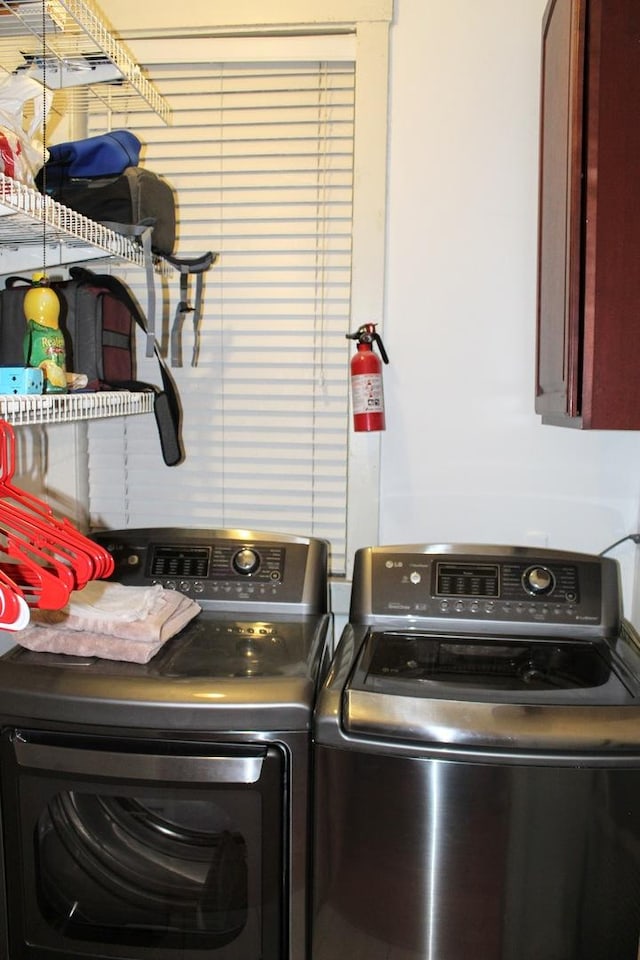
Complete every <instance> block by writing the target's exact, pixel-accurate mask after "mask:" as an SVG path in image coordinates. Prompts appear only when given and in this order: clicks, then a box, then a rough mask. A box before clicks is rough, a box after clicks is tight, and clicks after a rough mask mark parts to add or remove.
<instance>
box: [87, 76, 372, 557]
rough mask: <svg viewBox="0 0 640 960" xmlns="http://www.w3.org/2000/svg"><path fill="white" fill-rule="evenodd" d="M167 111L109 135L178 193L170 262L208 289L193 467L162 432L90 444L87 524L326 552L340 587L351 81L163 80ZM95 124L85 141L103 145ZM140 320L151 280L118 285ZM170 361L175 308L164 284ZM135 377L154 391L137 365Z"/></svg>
mask: <svg viewBox="0 0 640 960" xmlns="http://www.w3.org/2000/svg"><path fill="white" fill-rule="evenodd" d="M153 79H154V82H155V83H156V84H157V86H158V88H159V89H160V91H161V93H162V94H163V95H164V96H165V97H166V98H167V100H168V101H169V103H170V105H171V108H172V111H173V123H172V125H171V126H170V127H164V126H160V125H158V126H156V125H155V124H154V121H153V118H152V117H151V116H150V115H149V116H147V115H140V116H128V117H118V116H111V117H110V118H109V120H108V122H109V125H110V126H111V127H112V128H115V127H117V126H127V127H129V128H130V129H132V130H134V131H136V132H138V133H139V136H140V139H141V140H142V141H143V143H144V144H145V150H144V153H143V160H142V162H143V163H144V165H145V166H147V167H148V168H150V169H152V170H155V171H156V172H157V173H159V174H162V175H163V176H165V177H166V178H167V180H168V181H169V182H170V184H171V185H172V186H173V187H174V189H175V191H176V194H177V200H178V210H179V238H178V244H177V252H178V254H179V255H180V256H182V257H189V256H194V255H196V254H199V253H202V252H204V251H206V250H215V251H218V252H219V253H220V259H219V261H218V263H217V264H216V265H215V266H214V267H213V268H212V269H211V270H210V271H209V272H208V273H207V275H206V281H205V292H204V309H203V317H202V325H201V342H200V352H199V363H198V366H197V367H192V366H190V361H191V349H192V345H193V335H192V331H191V328H190V320H189V317H187V320H186V321H185V325H184V333H183V363H184V366H183V367H182V368H175V369H174V370H173V374H174V377H175V380H176V383H177V386H178V390H179V393H180V396H181V401H182V406H183V412H184V413H183V437H184V445H185V450H186V460H185V462H184V463H183V464H181V465H180V466H178V467H173V468H167V467H165V466H164V464H163V462H162V459H161V456H160V452H159V442H158V438H157V433H156V430H155V424H154V423H153V420H152V418H149V417H140V418H135V417H134V418H126V419H124V420H122V421H104V422H97V423H93V424H91V426H90V428H89V490H90V516H91V525H92V526H93V527H99V526H110V527H119V526H133V527H137V526H157V525H163V526H189V527H198V526H203V527H241V528H245V529H257V530H271V531H274V532H280V531H281V532H287V533H296V534H300V535H315V536H320V537H324V538H326V539H327V540H329V542H330V544H331V555H332V572H333V573H334V574H336V575H341V574H344V573H345V563H346V560H345V555H346V522H347V461H348V434H349V423H348V357H349V345H348V343H347V341H346V340H345V333H347V332H348V331H349V329H350V301H351V256H352V213H353V161H354V97H355V83H354V64H353V62H344V61H340V62H330V61H318V60H315V61H308V60H303V61H301V62H280V63H277V62H275V63H269V64H265V63H261V64H258V63H255V64H251V63H241V62H229V63H215V64H208V63H196V64H180V65H170V64H169V65H166V64H165V65H163V66H162V67H155V68H154V70H153ZM104 122H105V118H104V116H101V117H98V116H96V117H92V118H90V124H89V126H90V129H89V133H91V132H94V130H98V129H104ZM113 272H114V273H117V274H118V275H119V276H121V277H123V278H124V279H125V280H126V281H127V282H128V284H129V285H130V286H131V288H132V289H133V290H134V292H135V293H136V295H137V297H138V299H139V301H140V303H141V305H142V306H143V307H144V306H145V304H146V294H145V290H144V276H143V273H142V271H138V270H136V269H134V268H128V269H120V268H114V271H113ZM162 285H163V287H164V301H165V315H164V324H163V329H164V334H165V341H164V342H165V346H166V338H167V331H168V328H169V327H170V324H171V322H172V320H173V314H174V311H175V308H176V303H177V300H178V299H179V288H178V276H177V273H175V272H172V273H171V274H170V275H169V276H168V278H166V279H165V280H164V281H163V284H162ZM138 376H139V378H140V379H143V380H153V381H154V382H156V383H158V382H159V379H158V373H157V365H155V363H154V361H149V360H145V359H143V352H142V350H139V351H138Z"/></svg>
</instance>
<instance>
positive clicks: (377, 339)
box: [373, 333, 389, 363]
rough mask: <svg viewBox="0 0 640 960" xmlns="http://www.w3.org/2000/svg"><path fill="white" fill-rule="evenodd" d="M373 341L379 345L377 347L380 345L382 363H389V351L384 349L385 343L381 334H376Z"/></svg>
mask: <svg viewBox="0 0 640 960" xmlns="http://www.w3.org/2000/svg"><path fill="white" fill-rule="evenodd" d="M373 339H374V341H375V343H377V345H378V350H379V351H380V356H381V357H382V362H383V363H389V357H388V356H387V351H386V350H385V348H384V343H383V342H382V338H381V337H380V334H378V333H374V335H373Z"/></svg>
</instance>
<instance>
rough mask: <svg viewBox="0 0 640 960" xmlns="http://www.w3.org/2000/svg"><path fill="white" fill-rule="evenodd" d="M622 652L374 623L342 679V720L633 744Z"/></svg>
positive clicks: (522, 744) (445, 739) (386, 729)
mask: <svg viewBox="0 0 640 960" xmlns="http://www.w3.org/2000/svg"><path fill="white" fill-rule="evenodd" d="M621 643H622V641H621ZM622 653H623V654H624V658H623V657H622V656H620V655H619V652H618V651H617V650H616V645H615V644H611V643H609V642H607V641H605V640H600V641H585V640H577V641H569V640H557V639H549V640H541V639H539V638H526V637H517V638H513V637H501V636H495V637H481V638H477V637H476V638H473V637H469V636H458V637H456V636H451V635H446V636H442V635H437V634H427V633H420V632H416V633H402V632H393V631H383V632H374V631H372V632H370V633H369V634H368V635H367V637H366V638H365V641H364V643H363V645H362V647H361V650H360V653H359V656H358V658H357V660H356V663H355V667H354V670H353V673H352V675H351V678H350V680H349V682H348V684H347V686H346V689H345V696H344V702H343V718H342V722H343V727H344V730H345V731H346V732H347V733H348V734H364V735H367V736H375V737H390V738H394V739H398V740H419V741H420V742H422V743H425V744H428V743H446V744H449V745H453V746H456V745H457V746H461V745H465V746H482V745H484V746H496V747H505V746H508V747H512V748H513V747H518V748H521V749H540V748H543V747H545V748H549V747H553V748H557V749H565V748H570V747H576V746H580V747H581V748H593V749H599V748H606V747H610V746H611V745H612V744H613V743H614V742H618V743H620V744H626V745H631V744H634V745H637V724H638V721H639V720H640V689H639V685H638V681H637V679H636V678H635V676H634V674H633V672H632V670H631V669H630V667H629V665H628V664H629V663H630V654H629V650H628V649H625V650H624V651H622ZM625 660H626V661H627V662H625ZM636 676H637V674H636Z"/></svg>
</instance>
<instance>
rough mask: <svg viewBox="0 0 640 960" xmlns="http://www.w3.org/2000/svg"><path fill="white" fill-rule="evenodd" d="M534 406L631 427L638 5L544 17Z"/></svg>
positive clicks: (639, 359)
mask: <svg viewBox="0 0 640 960" xmlns="http://www.w3.org/2000/svg"><path fill="white" fill-rule="evenodd" d="M537 312H538V317H537V322H538V342H537V385H536V411H537V412H538V413H539V414H541V416H542V421H543V423H550V424H556V425H561V426H575V427H581V428H583V429H610V430H640V0H550V3H549V4H548V7H547V9H546V12H545V15H544V20H543V36H542V98H541V139H540V204H539V239H538V305H537Z"/></svg>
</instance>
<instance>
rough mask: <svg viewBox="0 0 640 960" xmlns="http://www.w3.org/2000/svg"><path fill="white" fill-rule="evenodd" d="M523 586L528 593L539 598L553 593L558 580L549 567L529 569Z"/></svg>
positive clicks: (523, 578) (524, 575) (526, 571)
mask: <svg viewBox="0 0 640 960" xmlns="http://www.w3.org/2000/svg"><path fill="white" fill-rule="evenodd" d="M522 585H523V587H524V588H525V590H526V591H527V593H530V594H532V595H533V596H535V597H539V596H544V595H545V594H547V593H551V591H552V590H553V588H554V587H555V585H556V579H555V577H554V575H553V574H552V573H551V570H549V569H548V568H547V567H529V569H528V570H525V572H524V574H523V577H522Z"/></svg>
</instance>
